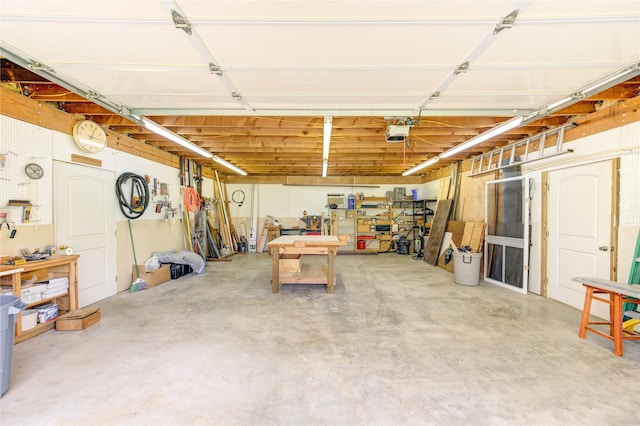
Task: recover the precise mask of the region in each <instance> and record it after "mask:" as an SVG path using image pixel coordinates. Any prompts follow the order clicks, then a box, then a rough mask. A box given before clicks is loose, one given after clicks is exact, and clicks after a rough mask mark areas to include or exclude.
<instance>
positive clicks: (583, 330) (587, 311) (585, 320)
mask: <svg viewBox="0 0 640 426" xmlns="http://www.w3.org/2000/svg"><path fill="white" fill-rule="evenodd" d="M583 285H584V284H583ZM584 286H585V287H586V288H587V291H586V292H585V293H584V306H583V307H582V320H581V321H580V332H579V333H578V336H579V337H580V338H581V339H584V338H585V337H587V325H588V324H589V315H591V300H592V299H593V287H589V286H588V285H584Z"/></svg>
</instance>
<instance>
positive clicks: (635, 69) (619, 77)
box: [579, 62, 640, 98]
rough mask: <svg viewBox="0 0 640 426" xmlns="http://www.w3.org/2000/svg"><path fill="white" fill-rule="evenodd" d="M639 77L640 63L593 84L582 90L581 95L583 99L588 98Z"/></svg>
mask: <svg viewBox="0 0 640 426" xmlns="http://www.w3.org/2000/svg"><path fill="white" fill-rule="evenodd" d="M637 75H640V62H638V63H636V64H633V65H631V66H629V67H627V68H625V69H623V70H621V71H620V72H618V73H616V74H613V75H611V76H609V77H607V78H605V79H604V80H601V81H599V82H597V83H594V84H592V85H591V86H588V87H586V88H584V89H582V90H581V91H580V92H579V93H580V94H581V95H582V96H583V97H585V98H588V97H589V96H592V95H595V94H596V93H599V92H601V91H603V90H606V89H608V88H610V87H613V86H615V85H616V84H620V83H622V82H623V81H626V80H628V79H630V78H633V77H635V76H637Z"/></svg>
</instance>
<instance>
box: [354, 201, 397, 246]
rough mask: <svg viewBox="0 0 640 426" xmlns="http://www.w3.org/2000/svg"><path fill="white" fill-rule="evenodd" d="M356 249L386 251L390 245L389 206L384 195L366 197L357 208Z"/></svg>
mask: <svg viewBox="0 0 640 426" xmlns="http://www.w3.org/2000/svg"><path fill="white" fill-rule="evenodd" d="M356 225H357V227H356V231H357V234H356V240H357V243H356V247H357V250H358V251H373V252H378V253H380V252H387V251H389V249H390V247H391V217H390V207H389V205H388V204H387V199H386V198H384V197H366V198H364V199H363V200H361V204H360V208H358V215H357V224H356Z"/></svg>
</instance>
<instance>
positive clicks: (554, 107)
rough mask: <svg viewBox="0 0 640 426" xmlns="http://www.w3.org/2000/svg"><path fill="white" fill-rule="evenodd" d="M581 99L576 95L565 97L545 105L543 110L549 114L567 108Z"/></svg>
mask: <svg viewBox="0 0 640 426" xmlns="http://www.w3.org/2000/svg"><path fill="white" fill-rule="evenodd" d="M581 98H582V96H580V95H579V94H578V93H575V94H573V95H570V96H567V97H566V98H562V99H560V100H559V101H555V102H552V103H550V104H549V105H547V107H546V108H545V110H546V113H547V114H550V113H552V112H555V111H558V110H560V109H562V108H565V107H568V106H569V105H571V104H573V103H575V102H577V101H579V100H580V99H581Z"/></svg>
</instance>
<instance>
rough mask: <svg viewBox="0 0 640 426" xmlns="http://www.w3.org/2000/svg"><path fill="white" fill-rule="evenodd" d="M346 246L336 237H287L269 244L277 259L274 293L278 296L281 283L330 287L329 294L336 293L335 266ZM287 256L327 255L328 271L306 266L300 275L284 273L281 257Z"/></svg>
mask: <svg viewBox="0 0 640 426" xmlns="http://www.w3.org/2000/svg"><path fill="white" fill-rule="evenodd" d="M343 244H344V243H343V242H342V241H341V240H340V239H339V238H338V237H336V236H334V235H283V236H281V237H278V238H276V239H275V240H273V241H270V242H269V243H267V246H268V247H269V250H270V251H271V255H272V256H273V278H272V279H271V292H272V293H277V292H278V289H279V288H280V284H326V286H327V293H333V286H334V285H335V282H336V272H335V269H334V266H333V263H334V258H335V256H336V253H337V252H338V247H339V246H341V245H343ZM284 254H287V255H306V254H310V255H326V256H327V265H326V268H325V267H323V266H320V265H309V264H304V263H303V264H302V266H301V270H300V272H281V271H280V257H281V256H282V255H284ZM318 266H319V267H318Z"/></svg>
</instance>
